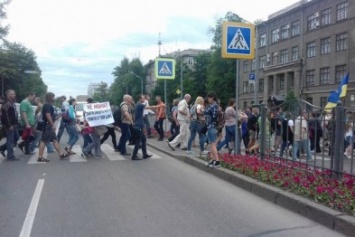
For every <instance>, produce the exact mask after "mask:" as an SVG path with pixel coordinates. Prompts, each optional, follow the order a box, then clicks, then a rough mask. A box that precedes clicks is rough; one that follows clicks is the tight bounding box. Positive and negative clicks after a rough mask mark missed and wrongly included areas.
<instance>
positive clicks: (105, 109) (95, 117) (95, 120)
mask: <svg viewBox="0 0 355 237" xmlns="http://www.w3.org/2000/svg"><path fill="white" fill-rule="evenodd" d="M84 111H85V120H86V121H88V123H89V125H90V127H96V126H100V125H106V124H111V123H113V122H114V120H113V116H112V111H111V106H110V102H103V103H92V104H84Z"/></svg>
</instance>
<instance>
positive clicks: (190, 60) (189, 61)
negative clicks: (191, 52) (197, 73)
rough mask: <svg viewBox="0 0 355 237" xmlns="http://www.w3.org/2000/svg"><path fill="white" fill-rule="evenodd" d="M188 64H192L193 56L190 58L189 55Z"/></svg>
mask: <svg viewBox="0 0 355 237" xmlns="http://www.w3.org/2000/svg"><path fill="white" fill-rule="evenodd" d="M188 64H189V65H192V64H194V59H193V58H191V57H189V59H188Z"/></svg>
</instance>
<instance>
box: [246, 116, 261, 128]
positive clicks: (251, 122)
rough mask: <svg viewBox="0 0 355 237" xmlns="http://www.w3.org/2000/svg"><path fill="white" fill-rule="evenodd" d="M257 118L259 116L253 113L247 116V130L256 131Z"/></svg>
mask: <svg viewBox="0 0 355 237" xmlns="http://www.w3.org/2000/svg"><path fill="white" fill-rule="evenodd" d="M258 118H259V116H255V115H254V114H252V115H251V116H250V117H249V118H248V122H247V128H248V130H252V131H257V130H258V127H259V126H258Z"/></svg>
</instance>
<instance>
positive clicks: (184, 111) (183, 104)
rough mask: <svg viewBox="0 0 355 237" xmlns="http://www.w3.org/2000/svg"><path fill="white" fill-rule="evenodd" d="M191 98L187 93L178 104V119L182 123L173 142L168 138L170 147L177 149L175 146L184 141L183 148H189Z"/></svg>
mask: <svg viewBox="0 0 355 237" xmlns="http://www.w3.org/2000/svg"><path fill="white" fill-rule="evenodd" d="M190 100H191V95H189V94H186V95H185V96H184V99H183V100H182V101H180V102H179V104H178V115H177V120H178V122H179V124H180V133H179V135H177V136H176V137H175V139H174V140H173V141H171V142H169V141H168V140H166V142H167V143H168V145H169V147H170V148H171V149H172V150H173V151H175V147H176V146H177V145H179V144H180V143H182V145H181V149H182V150H186V149H187V143H188V134H189V127H188V123H189V122H190V110H189V105H188V103H189V102H190Z"/></svg>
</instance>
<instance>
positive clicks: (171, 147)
mask: <svg viewBox="0 0 355 237" xmlns="http://www.w3.org/2000/svg"><path fill="white" fill-rule="evenodd" d="M166 142H167V143H168V145H169V147H170V149H171V150H173V151H175V148H174V147H173V146H172V145H171V144H170V142H169V141H168V139H166Z"/></svg>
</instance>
